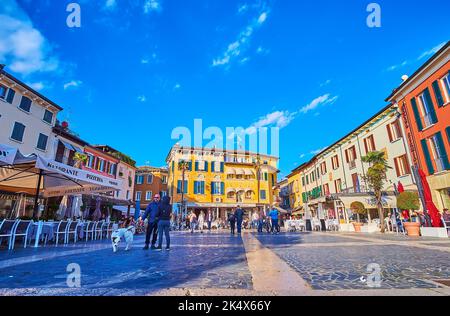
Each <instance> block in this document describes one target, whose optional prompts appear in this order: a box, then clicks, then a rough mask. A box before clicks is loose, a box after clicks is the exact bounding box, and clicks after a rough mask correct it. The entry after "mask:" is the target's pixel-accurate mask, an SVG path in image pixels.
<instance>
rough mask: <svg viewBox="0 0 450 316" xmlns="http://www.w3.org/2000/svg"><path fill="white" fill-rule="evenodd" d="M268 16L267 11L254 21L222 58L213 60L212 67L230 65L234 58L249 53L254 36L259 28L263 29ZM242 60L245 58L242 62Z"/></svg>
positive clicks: (230, 45) (229, 46)
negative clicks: (262, 26)
mask: <svg viewBox="0 0 450 316" xmlns="http://www.w3.org/2000/svg"><path fill="white" fill-rule="evenodd" d="M268 14H269V11H267V10H266V11H264V12H262V13H261V14H260V15H259V16H258V18H256V19H253V21H251V22H250V24H249V25H247V27H245V29H244V30H243V31H241V32H240V33H239V35H238V38H237V40H236V41H234V42H233V43H231V44H229V45H228V47H227V49H226V51H225V52H224V53H223V54H222V56H221V57H218V58H216V59H214V60H213V63H212V66H213V67H217V66H224V65H228V64H229V63H230V62H231V61H232V60H233V59H234V58H237V57H240V56H241V55H242V53H244V52H245V51H247V49H248V47H249V45H250V44H249V42H250V39H251V37H252V35H253V34H254V32H255V31H256V30H257V29H258V28H260V27H261V25H262V24H264V22H265V21H266V20H267V17H268ZM242 59H243V58H241V59H240V60H242Z"/></svg>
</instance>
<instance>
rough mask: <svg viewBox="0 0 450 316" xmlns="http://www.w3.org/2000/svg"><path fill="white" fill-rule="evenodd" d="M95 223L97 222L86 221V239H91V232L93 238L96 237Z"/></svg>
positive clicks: (84, 228) (84, 227)
mask: <svg viewBox="0 0 450 316" xmlns="http://www.w3.org/2000/svg"><path fill="white" fill-rule="evenodd" d="M95 223H96V222H86V223H84V226H83V230H84V239H85V240H86V241H88V240H89V234H91V240H93V239H94V228H95Z"/></svg>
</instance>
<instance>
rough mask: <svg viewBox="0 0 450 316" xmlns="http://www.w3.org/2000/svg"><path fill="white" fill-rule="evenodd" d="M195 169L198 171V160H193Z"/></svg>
mask: <svg viewBox="0 0 450 316" xmlns="http://www.w3.org/2000/svg"><path fill="white" fill-rule="evenodd" d="M195 171H198V161H196V162H195Z"/></svg>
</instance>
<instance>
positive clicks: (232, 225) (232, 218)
mask: <svg viewBox="0 0 450 316" xmlns="http://www.w3.org/2000/svg"><path fill="white" fill-rule="evenodd" d="M228 222H229V223H230V229H231V235H234V228H235V227H236V215H234V213H230V215H228Z"/></svg>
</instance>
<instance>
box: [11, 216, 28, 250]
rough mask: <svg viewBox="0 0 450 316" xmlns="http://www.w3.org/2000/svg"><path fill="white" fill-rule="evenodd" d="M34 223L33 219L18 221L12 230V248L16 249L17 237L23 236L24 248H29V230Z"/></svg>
mask: <svg viewBox="0 0 450 316" xmlns="http://www.w3.org/2000/svg"><path fill="white" fill-rule="evenodd" d="M32 224H33V221H24V220H17V221H16V223H15V225H14V227H13V229H12V232H11V242H10V249H11V250H12V249H14V244H15V243H16V238H17V237H22V238H23V248H27V241H28V231H29V230H30V227H31V225H32Z"/></svg>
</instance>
